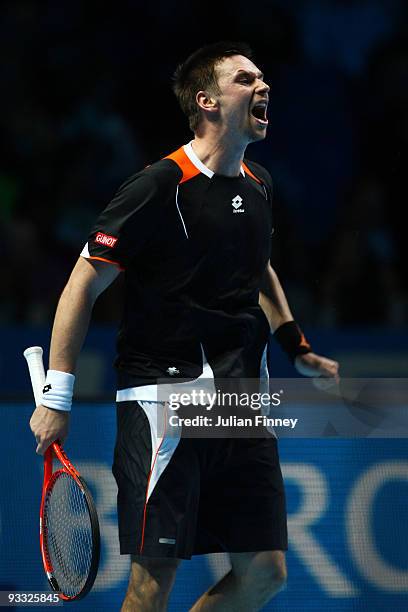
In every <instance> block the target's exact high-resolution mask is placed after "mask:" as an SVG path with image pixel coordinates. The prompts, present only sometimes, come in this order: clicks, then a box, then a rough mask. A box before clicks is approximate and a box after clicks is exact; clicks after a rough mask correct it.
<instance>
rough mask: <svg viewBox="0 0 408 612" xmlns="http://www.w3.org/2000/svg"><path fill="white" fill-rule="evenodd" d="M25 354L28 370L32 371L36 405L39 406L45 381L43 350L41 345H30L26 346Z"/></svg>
mask: <svg viewBox="0 0 408 612" xmlns="http://www.w3.org/2000/svg"><path fill="white" fill-rule="evenodd" d="M23 355H24V357H25V358H26V361H27V365H28V371H29V372H30V379H31V385H32V388H33V393H34V399H35V405H36V406H39V405H40V404H41V400H42V390H43V387H44V383H45V371H44V364H43V350H42V348H41V346H30V347H29V348H26V350H25V351H24V353H23Z"/></svg>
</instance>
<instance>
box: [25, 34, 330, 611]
mask: <svg viewBox="0 0 408 612" xmlns="http://www.w3.org/2000/svg"><path fill="white" fill-rule="evenodd" d="M174 91H175V94H176V96H177V98H178V100H179V103H180V105H181V108H182V110H183V111H184V113H185V114H186V115H187V117H188V120H189V125H190V128H191V130H192V132H193V133H194V139H193V140H192V141H191V142H189V143H187V144H185V145H184V146H181V147H180V148H179V149H178V150H176V151H174V152H173V153H170V154H169V155H167V156H166V157H165V158H164V159H161V160H160V161H158V162H156V163H154V164H152V165H151V166H149V167H147V168H145V169H144V170H142V171H141V172H138V173H137V174H135V175H133V176H132V177H130V178H129V179H128V180H127V181H126V182H125V183H124V184H123V185H122V186H121V187H120V188H119V191H118V192H117V194H116V195H115V197H114V198H113V200H112V201H111V202H110V204H109V205H108V206H107V207H106V209H105V210H104V211H103V212H102V214H101V215H100V217H99V219H98V220H97V222H96V224H95V227H94V229H93V230H92V232H91V234H90V236H89V240H88V242H87V244H86V245H85V247H84V249H83V251H82V253H81V257H80V258H79V260H78V262H77V264H76V266H75V268H74V270H73V272H72V274H71V277H70V279H69V281H68V283H67V286H66V287H65V289H64V291H63V294H62V296H61V299H60V302H59V305H58V309H57V313H56V316H55V321H54V327H53V333H52V340H51V350H50V370H49V371H48V373H47V380H46V385H45V387H44V394H43V403H42V405H41V406H38V407H37V408H36V409H35V411H34V413H33V416H32V418H31V421H30V425H31V429H32V431H33V433H34V435H35V438H36V440H37V443H38V446H37V452H38V453H40V454H42V453H44V451H45V450H46V448H47V447H48V445H49V444H50V443H51V442H52V441H54V440H55V439H56V438H62V439H63V438H65V437H66V435H67V432H68V425H69V414H70V413H69V411H70V408H71V399H72V393H73V385H74V372H75V366H76V362H77V358H78V355H79V352H80V349H81V346H82V343H83V341H84V338H85V334H86V332H87V328H88V324H89V320H90V317H91V311H92V307H93V305H94V302H95V300H96V299H97V297H98V296H99V295H100V294H101V293H102V291H104V289H106V288H107V287H108V286H109V285H110V284H111V283H112V281H113V280H114V279H115V278H116V277H117V275H118V274H119V273H120V272H121V271H122V270H123V273H124V275H125V293H126V295H125V307H124V314H123V319H122V323H121V327H120V331H119V337H118V357H117V360H116V368H117V372H118V392H117V422H118V430H117V441H116V447H115V457H114V465H113V472H114V475H115V478H116V481H117V484H118V518H119V537H120V550H121V553H122V554H130V555H132V564H131V575H130V580H129V587H128V591H127V594H126V597H125V600H124V603H123V607H122V610H124V611H133V612H135V611H143V612H148V611H149V610H164V609H165V608H166V605H167V601H168V597H169V593H170V591H171V588H172V585H173V582H174V579H175V575H176V570H177V566H178V565H179V563H180V560H181V559H190V558H191V556H192V555H194V554H204V553H213V552H220V551H226V552H228V553H229V555H230V559H231V566H232V569H231V571H230V572H228V573H227V575H226V576H224V577H223V578H222V579H221V580H220V581H219V582H218V583H217V584H216V585H215V586H213V587H212V588H210V589H209V590H208V591H207V592H206V593H204V594H203V595H202V596H201V597H200V599H199V600H198V601H197V602H196V603H195V605H194V606H193V608H192V610H193V611H194V612H198V611H199V610H200V611H201V610H203V611H204V610H223V611H227V610H231V611H234V612H238V611H239V610H243V611H247V610H257V609H259V608H261V607H262V606H263V605H264V604H265V603H266V602H267V601H268V600H269V599H270V598H271V597H272V596H273V595H275V594H276V593H277V592H278V591H279V590H280V588H281V587H282V585H283V584H284V583H285V580H286V565H285V550H286V549H287V530H286V510H285V497H284V488H283V482H282V475H281V470H280V466H279V457H278V450H277V444H276V439H275V438H274V437H269V438H263V439H262V438H259V439H237V438H235V439H205V438H203V439H191V438H190V439H189V438H185V437H183V436H173V437H172V438H166V437H163V436H160V435H159V432H158V428H157V421H158V418H159V417H158V404H157V386H156V385H157V380H158V379H168V380H169V381H171V382H172V383H175V384H177V380H180V382H181V380H183V381H185V380H186V379H187V380H190V381H192V380H195V379H198V378H200V377H207V378H208V377H214V378H215V379H217V378H218V379H228V378H254V377H259V374H260V367H261V361H262V358H263V356H264V352H265V346H266V343H267V340H268V337H269V333H270V331H271V330H272V332H273V333H274V337H275V338H276V340H277V341H278V342H279V343H280V345H281V346H282V348H283V349H284V350H285V351H286V352H287V353H288V355H289V356H290V358H291V359H292V360H293V362H294V364H295V367H296V368H297V370H298V372H299V373H301V374H303V375H307V376H326V377H334V378H337V377H338V364H337V363H336V362H335V361H332V360H331V359H327V358H325V357H321V356H318V355H316V354H314V353H313V352H312V350H311V347H310V345H309V343H308V342H307V340H306V339H305V337H304V335H303V334H302V332H301V331H300V328H299V327H298V325H297V324H296V323H295V321H294V319H293V316H292V314H291V311H290V309H289V306H288V303H287V301H286V298H285V295H284V292H283V290H282V287H281V285H280V283H279V280H278V277H277V275H276V273H275V272H274V270H273V269H272V268H271V265H270V263H269V255H270V248H271V233H272V229H273V227H272V213H271V203H272V183H271V178H270V176H269V174H268V172H267V171H266V170H265V169H264V168H262V167H261V166H260V165H258V164H256V163H253V162H250V161H249V160H246V159H244V153H245V149H246V147H247V145H248V144H249V143H250V142H255V141H258V140H262V139H263V138H265V135H266V131H267V126H268V120H267V107H268V100H269V86H268V85H267V83H266V82H265V81H264V77H263V74H262V72H261V71H260V70H259V68H258V67H257V66H256V65H255V63H254V61H253V57H252V52H251V50H250V49H249V47H248V46H247V45H246V44H243V43H229V42H227V43H225V42H221V43H216V44H212V45H209V46H206V47H203V48H201V49H199V50H198V51H196V52H195V53H194V54H193V55H191V56H190V57H189V58H188V59H187V60H186V61H185V62H184V64H182V65H181V66H179V67H178V69H177V70H176V73H175V75H174Z"/></svg>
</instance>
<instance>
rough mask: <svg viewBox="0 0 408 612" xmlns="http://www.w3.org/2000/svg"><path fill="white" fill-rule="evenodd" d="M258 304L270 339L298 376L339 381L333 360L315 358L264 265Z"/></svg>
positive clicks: (279, 287)
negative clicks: (286, 355) (269, 333)
mask: <svg viewBox="0 0 408 612" xmlns="http://www.w3.org/2000/svg"><path fill="white" fill-rule="evenodd" d="M259 305H260V306H261V308H262V310H263V311H264V313H265V316H266V318H267V319H268V321H269V325H270V328H271V331H272V333H273V335H274V338H275V339H276V340H277V341H278V343H279V344H280V346H281V347H282V349H283V350H284V351H285V352H286V353H287V354H288V356H289V358H290V359H291V361H292V363H293V364H294V366H295V368H296V370H297V371H298V372H299V374H302V375H303V376H324V377H328V378H334V379H335V380H336V381H337V382H338V380H339V374H338V371H339V364H338V363H337V361H333V360H332V359H328V358H327V357H322V356H321V355H316V354H315V353H313V351H312V348H311V346H310V344H309V343H308V341H307V340H306V338H305V336H304V335H303V333H302V331H301V329H300V328H299V326H298V325H297V323H296V322H295V321H294V318H293V315H292V313H291V311H290V308H289V304H288V301H287V299H286V296H285V293H284V291H283V289H282V285H281V284H280V282H279V279H278V276H277V274H276V272H275V271H274V269H273V268H272V266H271V264H270V263H269V262H268V265H267V266H266V269H265V272H264V276H263V278H262V283H261V287H260V293H259Z"/></svg>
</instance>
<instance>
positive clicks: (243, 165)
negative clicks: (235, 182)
mask: <svg viewBox="0 0 408 612" xmlns="http://www.w3.org/2000/svg"><path fill="white" fill-rule="evenodd" d="M241 165H242V167H243V169H244V170H245V172H246V174H249V176H251V177H252V178H253V179H254V181H256V182H257V183H259V184H260V185H262V181H261V180H260V179H259V178H258V177H257V176H255V174H254V173H253V172H252V170H250V169H249V168H248V166H247V165H246V164H245V163H244V162H242V164H241Z"/></svg>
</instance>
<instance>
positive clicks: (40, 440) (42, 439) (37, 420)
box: [30, 406, 70, 455]
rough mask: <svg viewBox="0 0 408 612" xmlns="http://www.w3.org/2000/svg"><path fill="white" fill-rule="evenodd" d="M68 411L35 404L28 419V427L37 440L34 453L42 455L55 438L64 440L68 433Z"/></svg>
mask: <svg viewBox="0 0 408 612" xmlns="http://www.w3.org/2000/svg"><path fill="white" fill-rule="evenodd" d="M69 417H70V413H69V412H64V411H62V410H53V409H52V408H46V407H45V406H37V408H36V409H35V410H34V412H33V414H32V416H31V419H30V428H31V431H32V432H33V434H34V436H35V439H36V441H37V444H38V446H37V448H36V451H35V452H36V453H37V454H38V455H43V454H44V453H45V451H46V450H47V448H48V447H49V445H50V444H52V443H53V442H55V440H60V441H61V442H63V441H64V439H65V438H66V436H67V435H68V429H69Z"/></svg>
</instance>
